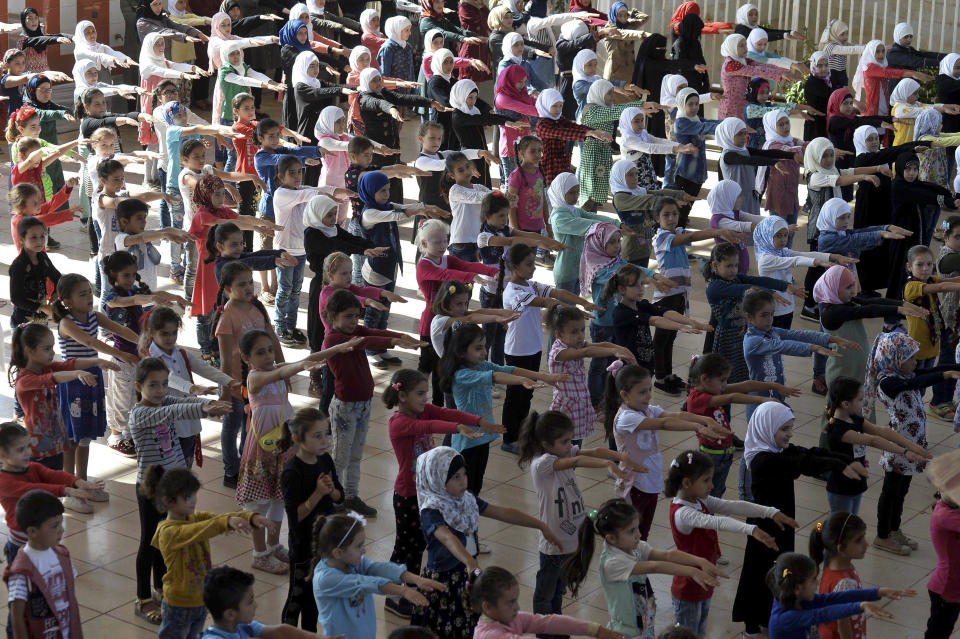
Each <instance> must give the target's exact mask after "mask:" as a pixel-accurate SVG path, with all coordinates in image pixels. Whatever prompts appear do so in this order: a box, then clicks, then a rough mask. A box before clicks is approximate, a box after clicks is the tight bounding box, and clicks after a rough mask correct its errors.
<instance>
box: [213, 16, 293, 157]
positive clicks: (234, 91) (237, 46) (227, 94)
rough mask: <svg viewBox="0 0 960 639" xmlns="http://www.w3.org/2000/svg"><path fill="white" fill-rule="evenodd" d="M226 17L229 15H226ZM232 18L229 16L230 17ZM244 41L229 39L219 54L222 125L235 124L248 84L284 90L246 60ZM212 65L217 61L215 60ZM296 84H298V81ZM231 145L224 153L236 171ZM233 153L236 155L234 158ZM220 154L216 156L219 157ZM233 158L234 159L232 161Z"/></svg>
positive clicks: (215, 113) (276, 91) (249, 85)
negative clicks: (235, 107) (235, 109)
mask: <svg viewBox="0 0 960 639" xmlns="http://www.w3.org/2000/svg"><path fill="white" fill-rule="evenodd" d="M223 15H224V17H226V14H223ZM227 20H229V17H227ZM244 44H245V43H244V41H243V40H228V41H226V42H225V43H224V46H223V48H222V53H221V54H220V55H219V56H218V57H219V58H220V59H221V60H222V62H221V63H220V64H219V71H217V84H216V90H215V91H214V93H215V94H219V95H215V96H214V98H215V99H217V102H218V104H219V105H220V106H219V108H218V110H217V111H215V112H214V115H215V116H216V117H217V118H219V124H231V125H232V124H233V123H234V120H236V118H235V117H234V112H233V101H234V99H235V98H236V97H237V96H238V95H240V94H241V93H243V92H244V87H251V88H256V89H269V90H271V91H274V92H275V93H279V92H281V91H282V90H283V85H281V84H278V83H276V82H273V81H272V80H271V79H270V78H269V77H267V76H265V75H264V74H262V73H260V72H258V71H255V70H254V69H253V67H251V66H250V65H249V64H247V63H246V62H244V59H243V49H244ZM211 64H213V62H212V61H211ZM294 87H296V84H294ZM232 147H233V145H230V146H229V147H227V153H226V155H225V156H223V157H224V158H225V159H226V160H227V168H229V169H230V170H233V167H235V166H236V165H237V162H236V153H235V151H234V149H233V148H232ZM231 152H233V157H232V158H231ZM215 157H216V156H215ZM230 159H233V162H231V161H230Z"/></svg>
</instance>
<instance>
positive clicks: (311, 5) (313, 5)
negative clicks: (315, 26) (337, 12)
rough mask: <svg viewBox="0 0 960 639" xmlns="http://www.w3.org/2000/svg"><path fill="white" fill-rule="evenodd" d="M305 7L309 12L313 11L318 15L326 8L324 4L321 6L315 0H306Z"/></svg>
mask: <svg viewBox="0 0 960 639" xmlns="http://www.w3.org/2000/svg"><path fill="white" fill-rule="evenodd" d="M307 9H309V10H310V13H315V14H316V15H318V16H322V15H323V13H324V11H325V10H326V5H324V6H322V7H321V6H320V5H318V4H317V0H307Z"/></svg>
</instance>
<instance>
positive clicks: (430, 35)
mask: <svg viewBox="0 0 960 639" xmlns="http://www.w3.org/2000/svg"><path fill="white" fill-rule="evenodd" d="M437 36H443V31H441V30H440V29H430V30H429V31H427V35H425V36H424V37H423V57H425V58H426V57H427V56H429V55H433V52H434V51H439V50H440V49H442V48H443V45H444V42H443V41H441V42H440V46H439V47H437V48H436V49H434V48H433V41H434V40H435V39H436V37H437Z"/></svg>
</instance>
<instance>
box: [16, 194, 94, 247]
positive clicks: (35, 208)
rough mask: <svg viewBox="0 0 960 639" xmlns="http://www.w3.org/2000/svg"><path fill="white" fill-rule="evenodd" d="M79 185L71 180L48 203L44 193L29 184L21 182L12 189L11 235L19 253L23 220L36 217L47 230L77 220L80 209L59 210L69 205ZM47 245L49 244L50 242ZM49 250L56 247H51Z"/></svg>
mask: <svg viewBox="0 0 960 639" xmlns="http://www.w3.org/2000/svg"><path fill="white" fill-rule="evenodd" d="M77 184H78V181H77V178H70V180H68V181H67V184H66V185H64V187H63V188H62V189H60V191H58V192H57V194H56V195H54V196H53V197H52V198H50V199H49V200H47V201H46V202H44V201H43V193H42V191H41V190H40V189H39V188H37V186H36V185H34V184H30V183H29V182H21V183H20V184H17V185H16V186H14V187H13V188H12V189H10V195H9V196H8V199H9V200H10V234H11V235H12V236H13V244H14V248H16V249H17V251H19V250H20V248H21V243H20V235H19V232H18V230H17V225H18V224H19V223H20V220H22V219H23V218H25V217H35V218H37V219H38V220H39V221H40V222H41V223H42V226H45V227H47V228H49V227H51V226H56V225H57V224H63V223H64V222H70V221H72V220H74V219H76V214H77V212H78V211H79V210H80V207H78V206H74V207H70V208H68V209H65V210H58V208H59V207H61V206H63V205H64V204H66V203H67V201H68V200H69V199H70V193H71V192H72V191H73V187H75V186H76V185H77ZM46 244H49V241H48V242H46ZM49 248H56V247H54V246H52V245H51V246H49Z"/></svg>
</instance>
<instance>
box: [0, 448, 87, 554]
mask: <svg viewBox="0 0 960 639" xmlns="http://www.w3.org/2000/svg"><path fill="white" fill-rule="evenodd" d="M76 481H77V478H76V477H74V476H73V475H71V474H70V473H65V472H63V471H60V470H51V469H49V468H47V467H46V466H44V465H43V464H41V463H39V462H30V463H29V465H27V468H26V470H0V508H3V512H4V514H5V517H6V522H7V530H8V531H9V533H10V541H12V542H13V543H15V544H16V545H18V546H22V545H24V544H25V543H27V535H26V534H25V533H24V532H23V531H22V530H20V527H19V526H17V518H16V516H15V515H16V513H15V511H16V507H17V501H19V499H20V498H21V497H23V495H24V494H26V493H27V492H29V491H31V490H45V491H47V492H48V493H50V494H51V495H53V496H55V497H65V496H66V488H67V487H69V486H73V484H74V483H75V482H76Z"/></svg>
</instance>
